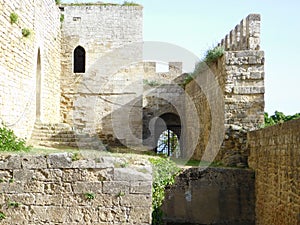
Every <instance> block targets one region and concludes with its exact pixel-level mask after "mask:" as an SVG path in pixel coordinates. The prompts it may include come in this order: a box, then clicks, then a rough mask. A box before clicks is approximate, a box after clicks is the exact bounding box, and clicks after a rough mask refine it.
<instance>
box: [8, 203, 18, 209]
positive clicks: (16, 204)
mask: <svg viewBox="0 0 300 225" xmlns="http://www.w3.org/2000/svg"><path fill="white" fill-rule="evenodd" d="M20 205H21V203H19V202H8V207H14V208H18V207H19V206H20Z"/></svg>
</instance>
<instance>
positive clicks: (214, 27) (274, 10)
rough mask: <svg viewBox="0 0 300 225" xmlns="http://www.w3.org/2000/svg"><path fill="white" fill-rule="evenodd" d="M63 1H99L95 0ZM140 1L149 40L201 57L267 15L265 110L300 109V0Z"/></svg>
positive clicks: (263, 40)
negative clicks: (253, 16)
mask: <svg viewBox="0 0 300 225" xmlns="http://www.w3.org/2000/svg"><path fill="white" fill-rule="evenodd" d="M63 2H93V0H77V1H72V0H64V1H63ZM94 2H95V1H94ZM105 2H106V1H105ZM107 2H114V3H122V2H123V1H117V0H110V1H107ZM135 2H136V3H139V4H141V5H143V6H144V41H162V42H168V43H172V44H176V45H178V46H181V47H183V48H185V49H187V50H189V51H191V52H193V53H194V54H195V55H197V56H199V58H201V57H202V56H203V54H204V53H205V51H206V50H207V49H208V48H209V47H211V46H213V45H215V44H216V43H218V42H219V41H220V40H221V39H222V38H224V36H225V35H226V34H228V33H229V31H230V30H232V29H233V28H234V27H235V26H236V25H237V24H238V23H239V22H240V21H241V19H243V18H245V17H246V16H247V15H248V14H250V13H259V14H261V16H262V26H261V49H262V50H264V51H265V57H266V64H265V71H266V76H265V86H266V94H265V102H266V108H265V111H267V112H269V113H270V114H273V113H274V111H275V110H278V111H282V112H284V113H285V114H295V113H297V112H300V68H299V65H300V64H299V61H300V44H299V42H300V13H299V11H300V1H299V0H287V1H282V0H281V1H280V0H251V1H237V0H226V1H223V0H219V1H214V0H209V1H203V0H184V1H183V0H181V1H178V0H173V1H171V0H135Z"/></svg>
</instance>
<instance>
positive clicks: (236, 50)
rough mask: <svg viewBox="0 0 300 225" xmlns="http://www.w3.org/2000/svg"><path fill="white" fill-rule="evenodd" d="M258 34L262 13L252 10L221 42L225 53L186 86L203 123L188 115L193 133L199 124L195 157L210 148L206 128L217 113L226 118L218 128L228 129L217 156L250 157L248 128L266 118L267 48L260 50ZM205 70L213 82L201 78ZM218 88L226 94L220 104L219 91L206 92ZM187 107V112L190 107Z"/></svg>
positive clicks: (207, 128) (240, 158)
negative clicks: (255, 12)
mask: <svg viewBox="0 0 300 225" xmlns="http://www.w3.org/2000/svg"><path fill="white" fill-rule="evenodd" d="M259 38H260V15H256V14H251V15H249V16H248V17H247V18H246V19H244V20H242V22H241V24H240V25H238V26H236V28H235V29H234V31H231V32H230V34H229V35H227V36H226V38H225V39H224V40H222V42H221V44H220V46H223V47H224V49H225V53H224V55H223V56H222V57H221V58H219V59H218V61H216V62H214V63H209V64H208V68H206V69H204V70H203V71H204V72H203V74H200V75H199V77H200V78H196V80H194V81H192V82H190V83H189V84H188V85H187V86H186V92H187V93H189V95H190V96H191V98H192V99H194V104H195V106H196V108H197V111H198V114H199V118H200V120H199V121H200V123H199V124H197V126H195V124H194V121H193V118H191V117H188V116H186V118H187V121H186V123H187V129H189V126H190V127H191V128H192V129H191V131H190V132H191V133H194V131H193V129H197V127H200V136H199V140H200V141H199V142H198V145H197V148H196V151H195V152H194V156H195V158H197V159H201V157H202V155H203V152H204V150H205V149H206V148H207V145H208V143H209V135H210V133H209V132H210V131H209V132H208V131H207V130H211V129H212V123H214V122H213V121H212V120H213V119H214V120H215V122H218V123H219V122H220V120H218V119H217V117H216V118H212V115H214V113H215V115H216V114H217V115H220V116H219V118H220V119H223V120H224V127H219V129H224V130H225V132H224V138H225V139H224V142H223V144H222V147H221V151H220V152H219V153H218V157H217V158H216V160H221V159H225V158H232V157H233V158H234V161H237V162H238V161H240V162H242V163H245V162H246V161H247V159H246V158H247V156H248V155H249V152H248V151H247V149H246V132H247V131H248V130H254V129H257V128H258V127H259V126H260V125H261V124H262V123H263V121H264V52H263V51H261V50H259V47H260V46H259V43H260V41H259ZM205 73H209V74H210V75H212V76H213V77H214V78H213V80H214V82H213V83H212V82H207V81H206V80H203V81H201V79H204V78H201V76H202V77H204V74H205ZM197 79H199V81H197ZM203 83H204V84H206V86H205V87H201V85H200V84H203ZM218 88H220V90H221V93H222V96H223V99H222V101H220V103H221V104H219V106H217V105H216V102H214V101H216V100H218V98H215V97H214V96H216V93H213V92H212V93H211V95H210V96H207V94H206V93H208V92H207V91H206V89H208V90H210V89H213V90H216V91H217V90H218ZM216 97H217V96H216ZM198 99H200V100H198ZM212 99H216V100H212ZM209 107H210V108H209ZM186 108H187V113H188V109H189V108H190V107H189V106H187V107H186ZM212 110H214V111H212ZM221 117H222V118H221ZM220 124H222V122H220ZM188 136H189V135H188ZM232 138H234V140H233V139H232ZM213 142H214V143H213V145H216V144H217V142H216V141H213ZM208 151H212V153H209V154H210V155H215V152H213V151H214V150H213V148H209V149H208ZM225 161H231V160H230V159H226V160H225ZM228 163H229V164H230V162H228ZM235 164H236V163H235Z"/></svg>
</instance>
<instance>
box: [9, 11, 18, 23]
mask: <svg viewBox="0 0 300 225" xmlns="http://www.w3.org/2000/svg"><path fill="white" fill-rule="evenodd" d="M18 18H19V16H18V14H16V13H11V14H10V23H11V24H14V23H16V22H17V21H18Z"/></svg>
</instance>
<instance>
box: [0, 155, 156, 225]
mask: <svg viewBox="0 0 300 225" xmlns="http://www.w3.org/2000/svg"><path fill="white" fill-rule="evenodd" d="M85 157H86V158H85ZM124 165H126V166H124ZM151 171H152V169H151V166H150V165H149V162H148V160H146V159H138V160H137V159H133V158H132V157H131V158H126V159H125V158H124V157H123V158H122V159H121V158H115V157H111V156H96V155H95V156H93V157H92V154H91V155H90V156H89V155H84V154H83V155H80V154H70V153H59V154H58V153H57V154H50V155H48V156H44V155H31V156H30V155H23V156H20V155H6V156H2V157H1V159H0V179H1V183H0V192H1V195H0V204H1V207H0V211H1V213H2V214H4V215H5V216H6V218H5V219H2V220H1V224H3V225H6V224H7V225H8V224H50V225H54V224H70V225H71V224H90V225H94V224H124V225H129V224H130V225H131V224H136V225H147V224H148V225H150V224H151V211H152V174H151V173H152V172H151Z"/></svg>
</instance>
